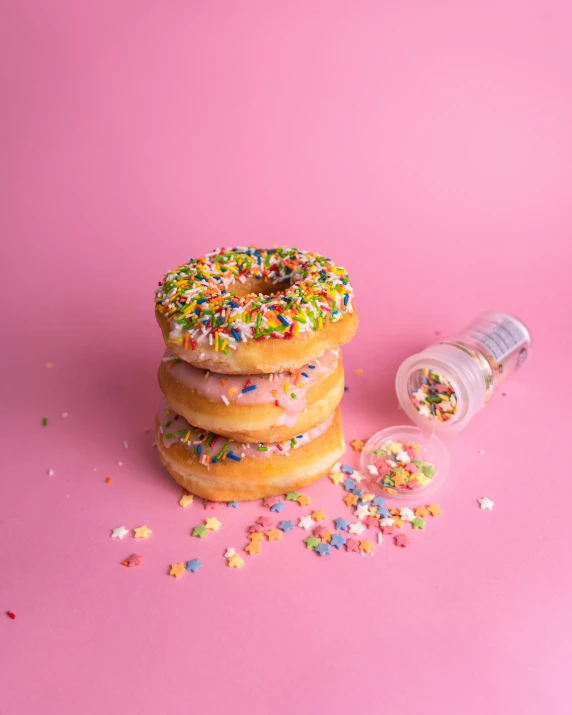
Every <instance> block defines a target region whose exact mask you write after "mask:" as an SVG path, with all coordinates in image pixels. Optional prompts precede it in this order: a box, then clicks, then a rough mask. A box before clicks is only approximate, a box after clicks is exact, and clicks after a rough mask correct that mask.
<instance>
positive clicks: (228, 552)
mask: <svg viewBox="0 0 572 715" xmlns="http://www.w3.org/2000/svg"><path fill="white" fill-rule="evenodd" d="M235 554H236V551H235V550H234V549H233V548H232V546H230V547H229V548H228V549H227V550H226V551H225V552H224V558H225V559H231V558H232V557H233V556H234V555H235Z"/></svg>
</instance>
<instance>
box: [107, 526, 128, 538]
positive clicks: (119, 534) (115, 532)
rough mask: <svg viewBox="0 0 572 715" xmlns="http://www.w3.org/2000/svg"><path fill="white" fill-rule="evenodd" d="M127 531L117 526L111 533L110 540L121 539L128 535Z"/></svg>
mask: <svg viewBox="0 0 572 715" xmlns="http://www.w3.org/2000/svg"><path fill="white" fill-rule="evenodd" d="M128 533H129V530H128V529H126V528H125V527H124V526H118V527H117V529H113V531H112V532H111V538H112V539H122V538H123V537H124V536H125V534H128Z"/></svg>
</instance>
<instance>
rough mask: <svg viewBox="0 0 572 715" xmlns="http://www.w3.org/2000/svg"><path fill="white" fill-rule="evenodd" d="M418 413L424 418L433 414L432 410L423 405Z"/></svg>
mask: <svg viewBox="0 0 572 715" xmlns="http://www.w3.org/2000/svg"><path fill="white" fill-rule="evenodd" d="M418 411H419V414H420V415H423V417H429V415H430V414H431V410H430V409H429V408H428V407H427V405H421V406H420V407H419V410H418Z"/></svg>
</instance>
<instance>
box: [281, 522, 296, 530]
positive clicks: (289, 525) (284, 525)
mask: <svg viewBox="0 0 572 715" xmlns="http://www.w3.org/2000/svg"><path fill="white" fill-rule="evenodd" d="M278 528H279V529H281V530H282V531H291V530H292V529H293V528H294V522H293V521H290V519H288V521H281V522H280V523H279V524H278Z"/></svg>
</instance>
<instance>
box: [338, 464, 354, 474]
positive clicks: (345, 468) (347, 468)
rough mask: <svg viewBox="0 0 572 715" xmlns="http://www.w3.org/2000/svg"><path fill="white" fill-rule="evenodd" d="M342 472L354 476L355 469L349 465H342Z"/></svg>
mask: <svg viewBox="0 0 572 715" xmlns="http://www.w3.org/2000/svg"><path fill="white" fill-rule="evenodd" d="M340 470H341V471H342V472H343V473H344V474H353V473H354V468H353V467H350V465H349V464H342V465H341V466H340Z"/></svg>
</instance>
